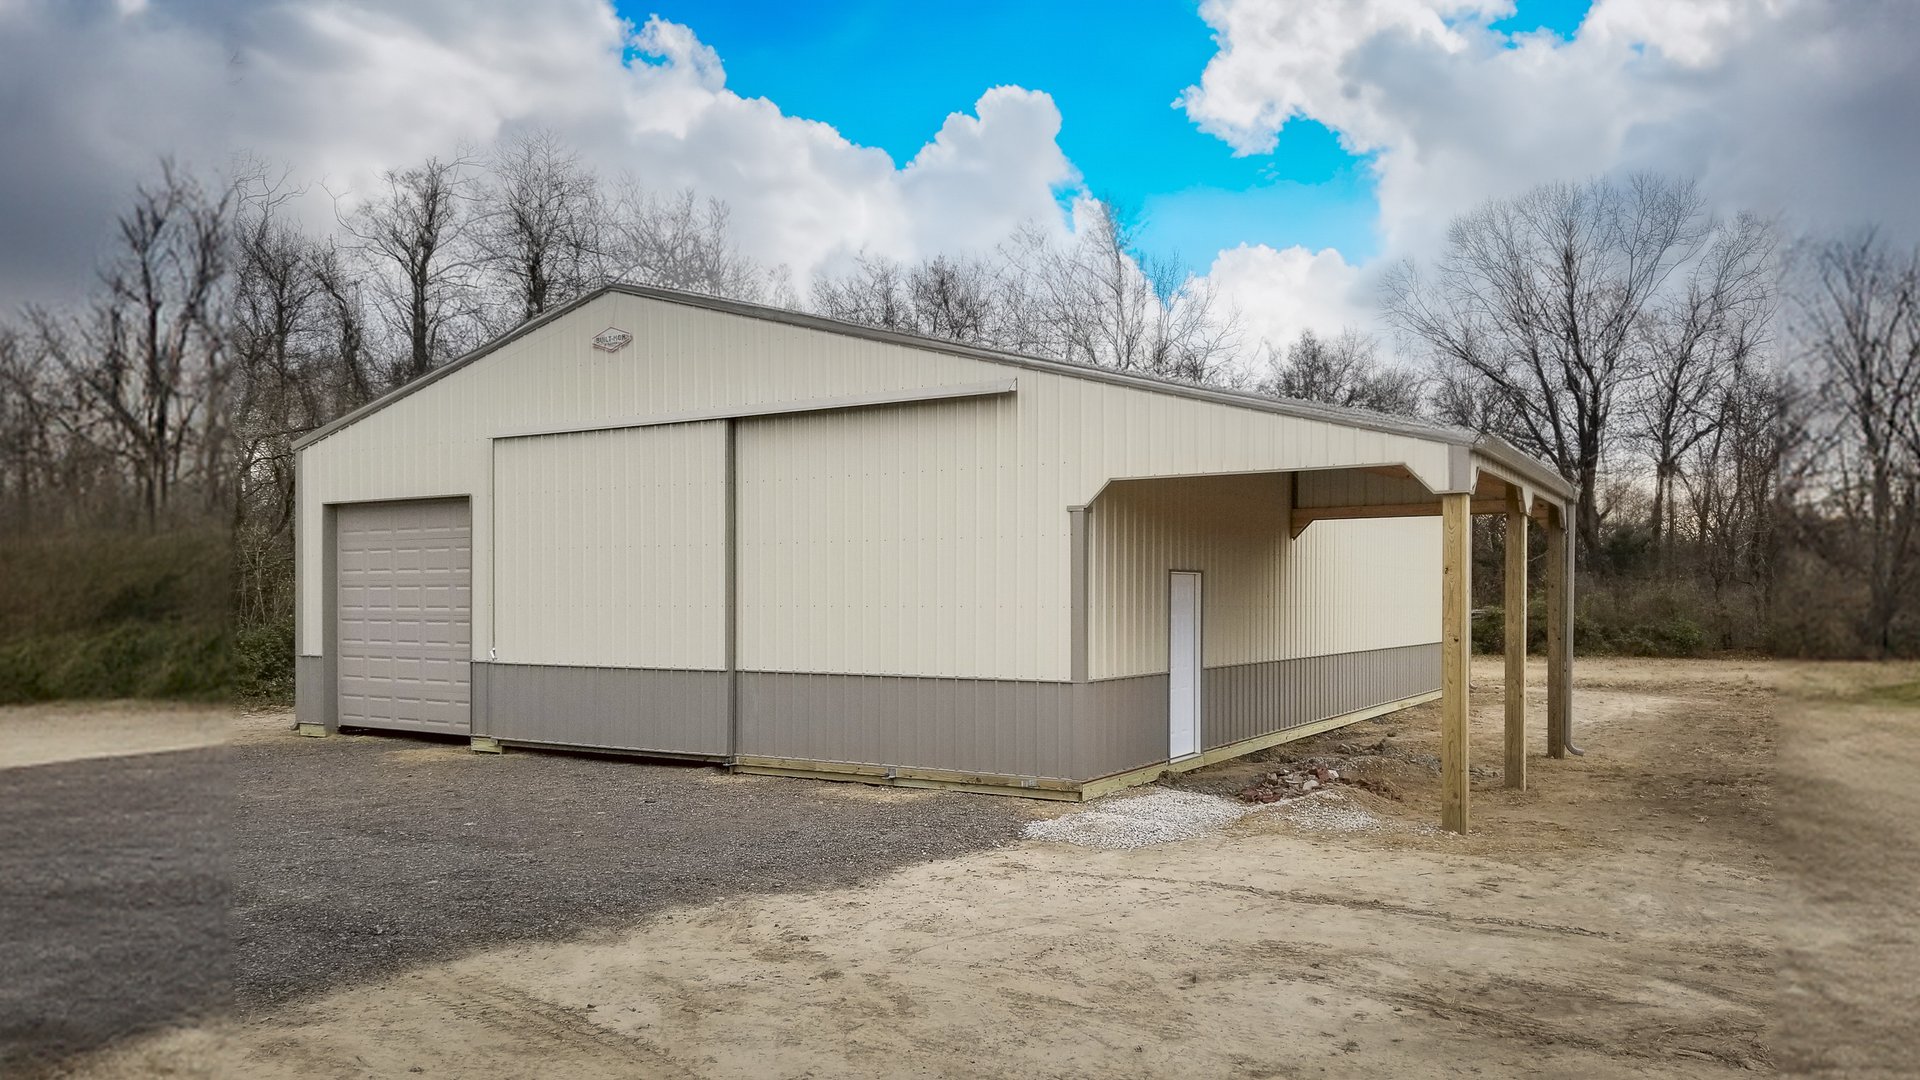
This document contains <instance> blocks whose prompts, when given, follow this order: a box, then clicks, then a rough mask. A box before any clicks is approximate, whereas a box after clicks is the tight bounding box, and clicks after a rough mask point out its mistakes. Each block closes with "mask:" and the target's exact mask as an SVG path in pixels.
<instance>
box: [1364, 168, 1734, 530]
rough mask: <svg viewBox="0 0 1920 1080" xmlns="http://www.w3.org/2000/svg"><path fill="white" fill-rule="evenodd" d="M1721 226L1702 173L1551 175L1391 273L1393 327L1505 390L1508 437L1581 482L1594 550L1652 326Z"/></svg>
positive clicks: (1459, 223) (1585, 524)
mask: <svg viewBox="0 0 1920 1080" xmlns="http://www.w3.org/2000/svg"><path fill="white" fill-rule="evenodd" d="M1710 228H1711V222H1710V221H1709V220H1708V218H1707V217H1706V215H1705V213H1704V210H1703V204H1702V201H1701V198H1700V195H1699V193H1698V191H1697V189H1696V187H1695V185H1694V184H1693V182H1691V181H1687V180H1676V179H1670V178H1665V177H1657V176H1649V175H1640V176H1635V177H1632V178H1630V179H1629V180H1627V181H1625V182H1621V183H1616V182H1614V181H1610V180H1595V181H1590V182H1587V183H1581V184H1565V183H1562V184H1546V185H1542V186H1540V187H1537V188H1534V189H1533V190H1532V191H1529V192H1527V193H1526V194H1524V195H1522V196H1520V197H1518V198H1515V199H1501V200H1495V201H1493V202H1489V203H1487V204H1486V205H1484V206H1482V207H1480V208H1479V209H1477V210H1475V211H1473V212H1471V213H1469V214H1466V215H1464V216H1462V217H1460V218H1457V219H1455V220H1454V222H1453V224H1452V226H1451V227H1450V228H1449V229H1448V232H1447V246H1446V250H1445V252H1444V253H1443V254H1442V255H1441V257H1440V258H1439V259H1438V260H1437V261H1436V262H1435V264H1434V265H1433V267H1432V268H1431V270H1430V271H1427V272H1422V271H1420V270H1418V269H1417V268H1416V267H1414V266H1413V265H1412V264H1407V265H1403V266H1401V267H1399V268H1398V269H1397V270H1395V271H1394V272H1392V273H1391V274H1389V276H1388V278H1387V281H1386V287H1385V302H1386V312H1387V316H1388V318H1389V319H1390V320H1391V321H1392V323H1393V324H1394V325H1395V326H1396V327H1398V328H1399V329H1400V330H1401V331H1402V332H1403V333H1405V334H1406V335H1407V336H1408V337H1409V338H1411V339H1412V340H1414V341H1417V342H1420V343H1421V344H1423V345H1424V346H1425V347H1426V348H1427V349H1428V350H1429V351H1430V352H1431V353H1432V355H1433V356H1434V358H1435V359H1436V361H1437V362H1438V364H1439V365H1440V366H1441V367H1443V368H1452V369H1455V370H1456V371H1457V373H1458V375H1459V377H1461V378H1463V379H1465V380H1467V381H1469V382H1471V383H1472V384H1474V385H1475V386H1476V387H1478V389H1479V390H1480V392H1483V393H1486V394H1488V395H1492V396H1496V397H1498V398H1499V399H1500V401H1501V404H1502V406H1503V408H1502V409H1501V410H1500V415H1502V416H1503V417H1504V418H1506V419H1508V420H1509V421H1510V422H1511V423H1512V425H1513V426H1512V428H1511V429H1510V430H1507V431H1503V432H1500V434H1504V435H1507V436H1508V437H1510V438H1513V439H1514V440H1515V441H1516V442H1518V443H1520V444H1521V445H1522V446H1523V447H1524V448H1525V449H1528V450H1531V451H1533V452H1535V453H1538V454H1540V455H1541V456H1543V457H1545V458H1547V459H1548V460H1550V461H1552V462H1553V463H1554V464H1555V465H1556V466H1557V467H1558V468H1559V470H1560V472H1561V474H1562V475H1564V476H1566V477H1567V479H1568V480H1569V481H1571V482H1573V483H1574V484H1575V485H1576V486H1577V487H1578V489H1579V513H1578V519H1579V520H1578V528H1579V536H1580V540H1581V543H1582V546H1583V547H1584V548H1585V549H1586V550H1587V551H1588V552H1589V553H1590V554H1596V553H1598V552H1599V551H1600V526H1601V513H1600V504H1599V481H1600V478H1601V469H1602V460H1603V458H1604V456H1605V455H1606V454H1607V453H1608V451H1609V450H1610V449H1611V448H1612V441H1613V440H1614V439H1615V437H1616V436H1617V432H1616V431H1615V430H1614V410H1615V408H1616V407H1617V406H1618V405H1619V404H1620V401H1619V399H1620V398H1621V396H1622V391H1623V389H1624V388H1626V387H1627V386H1628V385H1629V384H1630V383H1631V382H1632V381H1633V380H1635V379H1636V378H1638V377H1640V375H1641V374H1642V373H1643V371H1644V367H1643V365H1642V363H1641V360H1642V350H1641V348H1640V346H1641V344H1642V339H1641V336H1640V335H1641V333H1642V324H1643V321H1644V320H1645V319H1646V318H1647V317H1649V315H1650V314H1651V313H1652V312H1654V310H1655V309H1656V308H1657V306H1658V304H1659V302H1660V299H1661V296H1662V293H1663V290H1664V289H1665V288H1666V287H1667V284H1668V281H1669V279H1670V278H1671V277H1672V276H1673V274H1674V273H1675V271H1676V270H1677V269H1678V268H1680V267H1682V266H1685V265H1687V264H1688V263H1689V262H1690V261H1691V260H1692V259H1693V258H1694V256H1695V255H1696V254H1697V253H1698V252H1699V249H1700V247H1701V245H1702V244H1703V243H1704V242H1705V240H1706V238H1707V236H1708V235H1709V232H1710Z"/></svg>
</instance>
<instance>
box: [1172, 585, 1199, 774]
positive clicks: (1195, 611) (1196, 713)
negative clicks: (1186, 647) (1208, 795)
mask: <svg viewBox="0 0 1920 1080" xmlns="http://www.w3.org/2000/svg"><path fill="white" fill-rule="evenodd" d="M1182 575H1185V576H1189V577H1191V578H1193V749H1191V750H1189V751H1187V752H1185V753H1181V754H1176V753H1174V746H1173V734H1174V732H1173V660H1174V647H1175V640H1174V607H1173V593H1174V580H1175V578H1177V577H1180V576H1182ZM1206 611H1207V584H1206V574H1204V573H1202V572H1201V571H1199V570H1185V569H1179V568H1174V569H1170V570H1168V571H1167V760H1168V761H1183V760H1185V759H1187V758H1192V757H1197V756H1199V755H1200V754H1201V753H1202V752H1203V751H1205V749H1206V745H1207V743H1206V731H1205V728H1204V724H1203V721H1204V718H1205V716H1206V697H1205V690H1204V684H1205V681H1206V670H1207V632H1206V627H1207V616H1206Z"/></svg>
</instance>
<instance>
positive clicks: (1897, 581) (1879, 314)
mask: <svg viewBox="0 0 1920 1080" xmlns="http://www.w3.org/2000/svg"><path fill="white" fill-rule="evenodd" d="M1796 314H1797V316H1798V320H1797V321H1798V331H1799V337H1800V343H1801V345H1802V348H1803V349H1804V350H1805V355H1806V357H1807V359H1808V361H1809V362H1810V363H1811V365H1812V368H1813V377H1814V378H1815V379H1817V380H1818V387H1819V395H1820V404H1821V406H1822V410H1823V414H1824V415H1823V417H1822V419H1823V421H1824V423H1825V424H1826V433H1827V436H1828V442H1827V444H1826V447H1827V450H1828V461H1829V463H1830V465H1829V469H1828V475H1827V477H1826V484H1825V491H1826V495H1827V503H1828V505H1829V506H1830V507H1831V508H1832V509H1833V511H1834V512H1835V513H1837V514H1838V515H1839V516H1840V517H1841V518H1843V519H1844V520H1845V521H1847V522H1848V523H1849V524H1850V525H1851V533H1852V536H1853V537H1854V538H1855V541H1856V543H1857V545H1858V547H1859V548H1863V549H1864V550H1855V551H1849V552H1847V553H1845V554H1844V555H1843V556H1842V557H1843V558H1847V559H1849V560H1850V561H1852V560H1857V561H1858V563H1861V564H1864V566H1865V570H1866V586H1867V593H1868V599H1867V606H1866V612H1865V615H1864V626H1863V636H1864V637H1865V638H1866V640H1867V641H1868V642H1869V644H1870V646H1871V647H1872V648H1873V649H1874V650H1875V651H1876V652H1877V653H1879V654H1880V655H1888V654H1890V653H1892V652H1893V651H1894V649H1895V637H1896V634H1897V632H1898V631H1899V629H1900V628H1901V626H1902V625H1903V623H1904V622H1905V621H1907V620H1908V619H1909V618H1910V617H1911V612H1912V610H1913V600H1914V595H1913V594H1914V590H1915V585H1916V582H1920V247H1916V248H1915V249H1913V250H1911V251H1907V252H1895V251H1893V250H1891V249H1890V248H1889V247H1888V246H1887V245H1886V244H1885V243H1884V242H1883V241H1882V240H1881V238H1880V237H1878V236H1877V235H1875V234H1874V233H1871V232H1868V233H1864V234H1862V235H1860V236H1859V237H1857V238H1855V239H1852V240H1847V241H1834V242H1830V243H1826V244H1821V245H1817V246H1816V247H1815V248H1814V249H1813V250H1812V252H1811V253H1810V257H1809V259H1808V260H1807V265H1806V267H1805V271H1804V274H1803V279H1802V281H1801V283H1800V287H1799V289H1798V296H1797V312H1796Z"/></svg>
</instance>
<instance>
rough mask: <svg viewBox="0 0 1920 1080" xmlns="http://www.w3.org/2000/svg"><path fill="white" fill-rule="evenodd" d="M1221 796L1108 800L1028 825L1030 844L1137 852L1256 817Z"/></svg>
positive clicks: (1163, 794)
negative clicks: (1120, 849)
mask: <svg viewBox="0 0 1920 1080" xmlns="http://www.w3.org/2000/svg"><path fill="white" fill-rule="evenodd" d="M1254 809H1255V808H1254V807H1251V806H1247V805H1246V804H1244V803H1239V802H1235V801H1234V800H1232V799H1223V798H1221V797H1220V796H1218V795H1206V794H1202V793H1201V792H1197V791H1174V790H1172V789H1169V788H1156V789H1154V790H1152V791H1148V792H1145V793H1142V794H1139V795H1126V796H1118V797H1114V798H1108V799H1102V800H1100V801H1099V802H1096V803H1094V804H1093V805H1092V806H1090V807H1088V808H1087V809H1085V810H1078V811H1075V812H1073V813H1070V814H1063V815H1061V816H1060V817H1057V818H1052V819H1050V820H1047V821H1035V822H1031V823H1029V824H1028V825H1027V838H1028V839H1030V840H1053V841H1057V842H1059V843H1063V844H1078V845H1080V846H1081V847H1093V848H1137V847H1147V846H1149V845H1151V844H1170V843H1172V842H1174V841H1176V840H1191V839H1193V838H1194V837H1196V836H1202V835H1204V834H1206V833H1210V832H1212V831H1213V830H1215V829H1218V828H1220V827H1221V826H1223V825H1226V824H1228V823H1229V822H1233V821H1237V820H1239V819H1240V818H1243V817H1245V816H1247V815H1248V814H1251V813H1253V812H1254Z"/></svg>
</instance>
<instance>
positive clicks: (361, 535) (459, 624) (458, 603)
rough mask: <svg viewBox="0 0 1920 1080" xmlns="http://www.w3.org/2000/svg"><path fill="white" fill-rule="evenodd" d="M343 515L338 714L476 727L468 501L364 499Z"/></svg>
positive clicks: (437, 727) (378, 723)
mask: <svg viewBox="0 0 1920 1080" xmlns="http://www.w3.org/2000/svg"><path fill="white" fill-rule="evenodd" d="M336 514H337V516H336V517H335V519H334V535H335V537H336V542H337V543H338V545H339V551H338V558H337V561H336V563H335V566H336V569H337V575H338V581H339V584H338V589H339V618H340V625H339V633H338V637H337V639H336V648H337V654H338V658H339V671H340V696H339V718H340V723H341V724H342V725H343V726H347V727H376V728H398V729H401V730H407V731H445V732H458V733H460V734H466V733H467V732H469V731H471V730H472V711H471V709H470V707H469V702H470V693H469V677H470V668H471V655H472V654H471V646H472V642H473V527H472V518H471V515H470V511H469V510H468V507H467V501H466V500H465V499H435V500H431V501H425V500H423V501H414V502H388V503H364V504H359V505H348V506H342V507H339V508H338V510H337V511H336Z"/></svg>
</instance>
